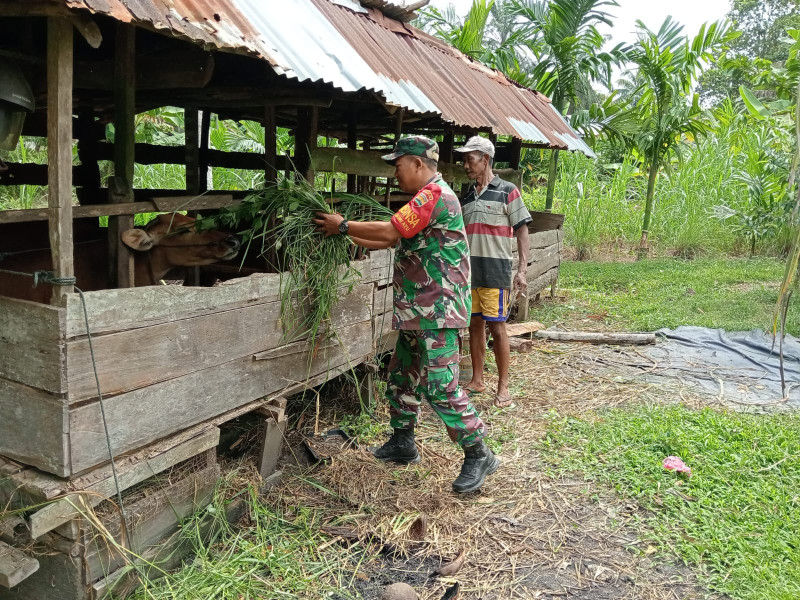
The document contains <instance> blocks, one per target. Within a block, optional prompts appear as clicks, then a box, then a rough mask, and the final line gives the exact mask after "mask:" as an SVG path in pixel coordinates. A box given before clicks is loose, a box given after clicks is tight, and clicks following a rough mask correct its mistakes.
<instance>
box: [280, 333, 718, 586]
mask: <svg viewBox="0 0 800 600" xmlns="http://www.w3.org/2000/svg"><path fill="white" fill-rule="evenodd" d="M607 352H608V348H596V347H591V346H576V345H553V344H546V343H542V344H541V345H540V346H539V347H537V348H536V349H535V351H534V352H532V353H529V354H512V365H511V373H512V394H513V396H514V405H513V406H512V407H511V408H507V409H497V408H494V407H493V406H492V395H491V393H484V394H481V395H478V396H476V397H475V398H474V402H475V404H476V405H477V407H478V408H479V410H480V412H481V414H482V416H483V418H484V420H485V421H486V423H487V425H488V426H489V429H490V432H491V433H490V435H491V438H492V440H493V444H494V445H495V446H496V447H497V448H498V449H499V450H500V454H499V456H500V458H501V459H502V461H503V464H502V467H501V468H500V470H499V471H498V472H497V473H495V474H494V475H491V476H490V477H489V478H488V479H487V481H486V484H485V485H484V488H483V490H482V491H481V492H478V493H474V494H469V495H465V496H460V495H456V494H454V493H453V492H452V490H451V483H452V481H453V479H454V478H455V477H456V476H457V475H458V472H459V469H460V465H461V460H462V454H461V452H460V450H459V449H458V448H457V447H455V446H454V445H453V444H452V443H450V441H449V440H448V438H447V436H446V434H445V431H444V427H443V426H442V425H441V423H440V422H439V421H438V419H437V417H436V416H435V415H433V413H432V411H430V410H429V409H428V410H427V411H425V416H424V418H423V423H422V424H421V426H420V428H419V430H418V436H417V441H418V444H419V447H420V451H421V454H422V462H421V463H420V464H418V465H409V466H398V465H387V464H382V463H379V462H378V461H376V460H375V459H374V458H373V457H372V456H371V454H370V453H369V451H368V450H367V449H366V448H363V447H360V448H354V447H349V446H348V445H346V444H345V445H342V446H341V451H339V452H335V451H334V452H328V453H329V454H331V455H332V456H331V458H330V459H329V460H327V461H324V462H320V463H313V462H310V461H309V457H308V452H307V451H304V449H303V444H302V439H303V435H304V433H308V432H302V431H297V430H294V431H291V432H290V433H289V440H288V441H289V444H288V445H287V453H286V457H285V458H286V460H285V461H284V464H283V465H282V467H281V468H282V469H283V472H284V477H283V479H282V481H281V483H280V484H279V485H277V486H274V487H272V488H271V489H270V490H269V491H268V492H267V494H268V497H267V500H268V501H269V502H272V503H275V504H278V505H282V506H283V507H284V508H285V509H287V510H290V511H291V510H294V507H300V506H303V507H315V508H318V509H321V514H324V515H325V517H324V518H325V523H324V524H323V532H324V533H326V535H328V536H329V541H328V542H326V544H328V545H329V547H341V548H342V550H343V552H344V549H345V548H348V555H349V558H348V559H347V565H348V566H347V567H346V570H347V571H348V576H347V577H344V578H343V580H344V581H348V582H349V583H348V585H347V586H346V592H347V593H349V594H351V595H356V594H357V595H360V596H361V597H363V598H364V599H366V600H373V599H377V598H379V597H380V594H381V591H382V589H383V588H384V586H385V585H387V584H388V583H392V582H397V581H403V582H406V583H408V584H410V585H411V586H412V587H414V589H415V590H416V591H417V593H418V594H419V596H420V598H421V599H422V600H434V599H435V600H438V599H440V598H443V596H444V595H445V592H446V590H447V589H448V588H450V587H451V586H453V585H454V584H455V583H456V582H458V583H459V584H460V595H459V596H458V598H460V599H462V600H464V599H481V600H510V599H516V598H526V599H531V598H534V599H535V598H541V599H561V598H582V599H587V600H589V599H591V600H606V599H608V600H611V599H631V600H633V599H637V600H641V599H644V600H651V599H652V600H662V599H663V600H667V599H669V600H675V599H694V598H698V599H699V598H713V597H714V596H713V595H712V594H709V593H708V592H707V591H706V590H704V589H703V588H702V587H701V586H700V585H699V584H698V583H697V580H696V578H695V577H694V575H693V573H692V571H691V570H690V569H689V568H687V567H685V566H683V565H680V564H678V563H677V562H676V561H675V560H674V558H673V557H669V556H666V557H665V556H660V555H658V554H657V553H655V549H654V548H651V547H648V546H647V545H646V544H645V543H644V542H642V540H640V539H639V537H638V536H637V534H636V532H635V529H634V528H633V527H632V516H633V515H634V514H635V513H636V511H637V510H638V508H637V507H636V506H635V505H634V504H631V503H628V502H626V501H624V500H621V499H619V498H618V497H616V496H614V495H613V494H611V493H608V492H607V491H605V490H603V489H599V488H597V487H595V486H593V485H592V484H588V483H586V482H583V481H579V480H575V479H569V478H561V477H558V476H554V475H551V474H549V472H548V469H547V467H546V460H545V459H546V457H544V456H542V455H541V454H540V452H541V450H540V448H541V446H540V444H539V441H540V440H541V439H542V436H543V435H544V432H545V430H546V425H547V415H548V413H549V412H550V411H551V410H556V411H558V412H559V414H561V415H564V414H576V415H579V414H580V413H582V412H584V411H586V410H589V409H597V408H601V407H611V406H620V405H624V404H628V403H635V402H642V401H650V402H653V401H656V402H674V401H684V402H687V403H689V404H691V403H692V402H697V403H698V404H700V403H702V402H703V399H701V398H696V399H693V398H692V397H691V396H690V395H689V394H688V393H687V391H686V390H684V389H679V388H678V387H677V386H671V385H663V384H653V383H646V382H641V381H638V380H637V379H635V378H633V377H631V376H630V375H629V374H628V373H615V372H614V371H613V370H610V369H609V368H608V365H604V368H602V369H598V368H597V367H598V365H594V366H593V364H594V363H593V361H595V360H596V359H597V358H599V357H602V356H604V355H605V354H604V353H607ZM493 384H494V382H493V381H492V379H491V377H490V388H489V389H490V391H491V390H492V389H493V387H494V385H493ZM321 406H322V408H321V409H320V411H319V414H318V415H316V416H315V417H313V418H311V415H308V417H307V418H304V420H305V421H308V422H309V423H310V422H312V421H313V426H314V427H316V428H318V430H319V431H322V430H324V429H325V428H327V427H330V428H332V427H336V426H337V425H338V423H337V417H336V415H339V416H341V414H342V412H343V406H342V404H341V402H337V401H336V400H335V399H328V400H327V401H324V402H321ZM382 406H383V403H382ZM355 407H357V403H356V404H354V405H352V406H351V407H350V409H349V410H350V412H353V411H355V410H356V408H355ZM310 408H311V412H312V413H313V412H314V409H313V407H310ZM379 412H381V413H382V414H379V415H377V416H376V422H380V423H388V416H387V414H386V409H385V406H383V408H382V409H381V410H380V411H379ZM301 425H302V422H301ZM309 427H311V425H309V426H307V428H309ZM301 429H302V427H301ZM387 430H388V428H387ZM292 475H301V477H293V476H292ZM310 480H313V482H314V483H313V484H311V483H310ZM356 544H358V545H359V546H355V545H356ZM354 547H357V548H363V553H361V554H359V553H355V554H354V553H353V548H354ZM462 552H463V553H465V560H464V564H463V566H462V567H461V568H460V570H458V571H457V572H456V573H454V574H451V575H448V576H446V577H445V576H437V575H434V574H433V573H434V572H435V571H437V570H438V569H439V568H440V567H441V566H442V565H443V564H446V563H448V562H450V561H452V560H453V559H455V558H456V557H457V556H458V555H459V554H460V553H462ZM354 555H355V556H360V558H359V559H358V560H353V558H352V557H353V556H354ZM342 597H343V598H344V597H347V596H346V595H345V591H344V590H343V595H342Z"/></svg>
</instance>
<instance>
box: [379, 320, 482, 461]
mask: <svg viewBox="0 0 800 600" xmlns="http://www.w3.org/2000/svg"><path fill="white" fill-rule="evenodd" d="M398 333H399V334H400V337H399V338H398V340H397V346H396V347H395V350H394V355H393V356H392V360H391V362H390V363H389V383H388V386H387V390H386V395H387V397H388V399H389V406H390V413H391V417H392V418H391V426H392V427H393V428H394V429H408V428H409V427H412V426H413V425H415V424H416V423H417V421H418V420H419V417H420V408H421V406H422V399H423V398H424V399H426V400H427V401H428V402H429V403H430V405H431V407H432V408H433V410H434V411H436V414H437V415H439V417H440V418H441V419H442V421H444V425H445V427H447V434H448V435H449V436H450V439H451V440H453V441H454V442H456V443H458V444H459V445H460V446H469V445H471V444H474V443H476V442H477V441H479V440H481V439H482V438H483V437H484V436H485V435H486V427H485V426H484V424H483V421H481V419H480V417H479V416H478V413H477V411H476V410H475V408H473V406H472V403H471V402H470V401H469V398H468V397H467V395H466V393H464V390H462V389H461V386H460V385H459V384H458V362H459V358H460V351H461V344H460V341H461V333H460V331H459V330H458V329H430V330H422V331H411V330H403V329H401V330H400V331H398Z"/></svg>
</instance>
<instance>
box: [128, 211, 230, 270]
mask: <svg viewBox="0 0 800 600" xmlns="http://www.w3.org/2000/svg"><path fill="white" fill-rule="evenodd" d="M122 241H123V243H124V244H125V245H126V246H128V247H129V248H132V249H133V250H137V251H139V252H149V256H150V260H151V263H152V264H153V269H154V271H161V270H163V271H164V273H166V271H167V270H169V269H171V268H173V267H199V266H203V265H210V264H213V263H215V262H219V261H221V260H229V259H231V258H234V257H235V256H236V255H237V254H238V253H239V249H240V248H241V246H242V244H241V242H240V241H239V238H237V237H236V236H234V235H231V234H229V233H223V232H221V231H214V230H206V231H197V229H196V228H195V220H194V219H193V218H192V217H187V216H185V215H181V214H177V213H170V214H164V215H158V216H157V217H156V218H155V219H153V220H152V221H150V222H149V223H148V224H147V225H146V226H145V228H144V229H129V230H127V231H125V232H123V233H122Z"/></svg>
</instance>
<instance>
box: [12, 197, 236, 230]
mask: <svg viewBox="0 0 800 600" xmlns="http://www.w3.org/2000/svg"><path fill="white" fill-rule="evenodd" d="M240 203H241V200H237V199H234V197H233V196H231V195H230V194H214V195H211V194H208V195H205V196H200V197H197V196H175V197H170V198H165V197H156V198H153V199H152V200H146V201H143V202H123V203H118V204H90V205H87V206H73V207H72V218H73V219H82V218H85V217H104V216H110V215H138V214H142V213H151V212H173V211H177V210H189V209H191V210H208V209H213V208H222V207H223V206H234V205H236V204H240ZM48 215H49V209H47V208H26V209H20V210H2V211H0V224H2V223H24V222H28V221H46V220H47V218H48Z"/></svg>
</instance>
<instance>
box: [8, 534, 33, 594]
mask: <svg viewBox="0 0 800 600" xmlns="http://www.w3.org/2000/svg"><path fill="white" fill-rule="evenodd" d="M38 570H39V561H38V560H36V559H35V558H31V557H29V556H28V555H27V554H25V553H24V552H22V550H17V549H16V548H14V547H12V546H9V545H8V544H6V543H5V542H2V541H0V586H3V587H4V588H6V589H11V588H13V587H14V586H15V585H17V584H18V583H21V582H23V581H25V580H26V579H27V578H28V577H30V576H31V575H33V574H34V573H35V572H36V571H38Z"/></svg>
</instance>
